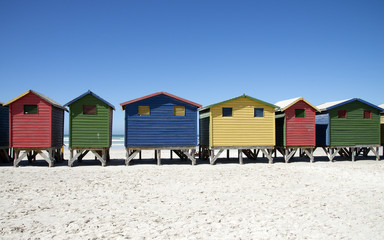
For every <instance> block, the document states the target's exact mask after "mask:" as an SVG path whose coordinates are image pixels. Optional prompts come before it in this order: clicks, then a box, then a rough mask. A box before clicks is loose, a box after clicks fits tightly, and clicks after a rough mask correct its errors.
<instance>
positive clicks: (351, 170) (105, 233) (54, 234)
mask: <svg viewBox="0 0 384 240" xmlns="http://www.w3.org/2000/svg"><path fill="white" fill-rule="evenodd" d="M151 154H152V153H151ZM111 155H112V158H115V159H114V160H112V161H111V162H110V165H109V166H107V167H104V168H103V167H101V166H99V165H98V163H97V162H96V161H83V163H82V164H81V165H80V166H76V167H73V168H69V167H66V166H65V164H64V163H63V164H61V165H60V164H59V165H58V166H56V167H54V168H48V167H46V164H45V163H43V162H41V163H37V164H35V165H34V166H31V165H26V164H24V165H25V166H21V167H19V168H13V167H10V166H4V165H2V166H0V181H1V188H0V239H29V238H31V239H39V238H40V239H51V238H54V239H102V238H105V239H131V238H132V239H364V240H365V239H384V161H374V160H372V158H370V159H369V160H359V161H356V162H354V163H353V162H350V161H338V162H334V163H329V162H326V161H320V162H315V163H313V164H311V163H309V162H297V161H296V162H293V163H290V164H285V163H280V162H279V163H275V164H272V165H270V164H266V163H250V164H244V165H239V164H235V163H229V164H224V162H225V161H220V162H219V163H218V164H217V165H214V166H211V165H208V164H200V165H196V166H191V165H190V164H189V163H188V162H187V163H186V164H180V163H181V162H179V164H165V165H162V166H156V165H155V161H154V160H150V161H144V162H145V163H144V164H138V161H136V162H134V163H136V164H134V165H133V166H128V167H127V166H124V165H122V164H124V161H123V159H122V158H123V156H124V152H123V150H122V149H121V150H120V149H113V150H112V154H111ZM67 156H68V155H67ZM144 157H147V155H145V156H144ZM169 162H170V161H169Z"/></svg>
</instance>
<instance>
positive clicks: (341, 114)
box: [337, 110, 347, 118]
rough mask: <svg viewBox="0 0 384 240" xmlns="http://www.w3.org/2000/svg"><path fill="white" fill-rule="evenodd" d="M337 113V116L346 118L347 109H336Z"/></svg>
mask: <svg viewBox="0 0 384 240" xmlns="http://www.w3.org/2000/svg"><path fill="white" fill-rule="evenodd" d="M337 115H338V117H339V118H347V110H339V111H337Z"/></svg>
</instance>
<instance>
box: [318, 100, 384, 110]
mask: <svg viewBox="0 0 384 240" xmlns="http://www.w3.org/2000/svg"><path fill="white" fill-rule="evenodd" d="M353 101H359V102H361V103H364V104H367V105H369V106H371V107H373V108H376V109H378V110H380V111H384V109H383V108H381V107H379V106H376V105H374V104H372V103H369V102H367V101H364V100H363V99H360V98H351V99H346V100H341V101H334V102H327V103H323V104H320V105H318V106H317V108H318V109H320V110H321V111H328V110H330V109H332V108H335V107H339V106H342V105H344V104H347V103H350V102H353Z"/></svg>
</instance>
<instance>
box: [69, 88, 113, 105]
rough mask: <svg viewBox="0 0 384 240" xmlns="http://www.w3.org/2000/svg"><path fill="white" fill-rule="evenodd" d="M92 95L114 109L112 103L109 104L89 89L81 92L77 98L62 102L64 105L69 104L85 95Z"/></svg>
mask: <svg viewBox="0 0 384 240" xmlns="http://www.w3.org/2000/svg"><path fill="white" fill-rule="evenodd" d="M88 94H90V95H92V96H93V97H95V98H97V99H99V100H100V101H102V102H103V103H105V104H107V105H108V106H110V107H111V108H112V109H113V110H115V106H113V105H112V104H110V103H109V102H107V101H105V100H104V99H102V98H101V97H99V96H98V95H96V94H95V93H94V92H92V91H91V90H88V91H87V92H85V93H83V94H82V95H80V96H78V97H77V98H75V99H73V100H72V101H70V102H68V103H66V104H64V106H65V107H66V106H69V105H71V104H72V103H74V102H76V101H77V100H79V99H81V98H83V97H85V96H86V95H88Z"/></svg>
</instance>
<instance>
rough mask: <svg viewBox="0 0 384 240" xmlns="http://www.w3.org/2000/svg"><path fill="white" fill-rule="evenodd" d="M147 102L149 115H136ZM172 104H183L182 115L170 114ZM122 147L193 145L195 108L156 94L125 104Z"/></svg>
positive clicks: (195, 141) (195, 123) (195, 136)
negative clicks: (123, 141) (123, 142)
mask: <svg viewBox="0 0 384 240" xmlns="http://www.w3.org/2000/svg"><path fill="white" fill-rule="evenodd" d="M139 105H149V106H150V115H142V116H140V115H139V114H138V106H139ZM174 106H185V116H174ZM125 123H126V125H125V146H127V147H185V146H196V145H197V107H195V106H191V105H189V104H186V103H184V102H182V101H179V100H176V99H174V98H171V97H168V96H166V95H157V96H154V97H151V98H147V99H144V100H141V101H138V102H134V103H131V104H128V105H126V106H125Z"/></svg>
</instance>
